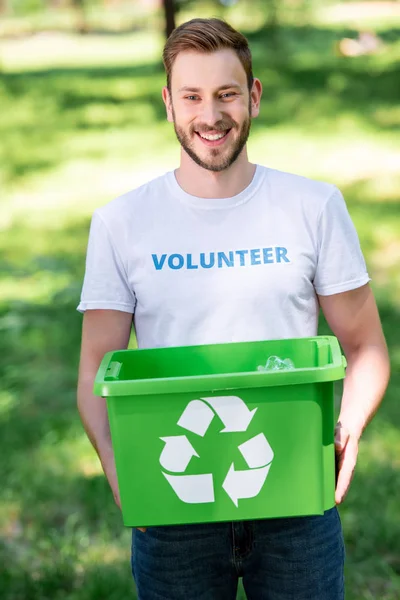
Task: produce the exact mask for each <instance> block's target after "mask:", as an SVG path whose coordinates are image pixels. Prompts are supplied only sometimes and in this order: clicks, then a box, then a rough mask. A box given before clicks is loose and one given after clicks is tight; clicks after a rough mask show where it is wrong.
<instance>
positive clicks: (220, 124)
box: [192, 119, 236, 133]
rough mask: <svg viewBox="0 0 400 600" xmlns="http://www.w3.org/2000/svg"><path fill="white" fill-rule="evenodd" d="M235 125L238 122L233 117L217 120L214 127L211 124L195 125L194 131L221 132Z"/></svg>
mask: <svg viewBox="0 0 400 600" xmlns="http://www.w3.org/2000/svg"><path fill="white" fill-rule="evenodd" d="M234 127H236V123H235V121H233V120H232V119H221V121H217V122H216V123H215V125H213V126H212V127H210V126H209V125H196V126H193V127H192V133H194V132H196V133H208V132H209V131H217V132H219V133H222V132H224V131H226V130H227V129H233V128H234Z"/></svg>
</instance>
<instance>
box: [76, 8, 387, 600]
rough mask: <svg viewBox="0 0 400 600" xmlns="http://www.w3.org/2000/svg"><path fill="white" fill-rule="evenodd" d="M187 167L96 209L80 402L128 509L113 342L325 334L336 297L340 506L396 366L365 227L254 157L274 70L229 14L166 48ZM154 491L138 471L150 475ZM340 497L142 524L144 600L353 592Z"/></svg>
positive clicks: (335, 201) (324, 191)
mask: <svg viewBox="0 0 400 600" xmlns="http://www.w3.org/2000/svg"><path fill="white" fill-rule="evenodd" d="M163 57H164V65H165V69H166V74H167V85H166V87H165V88H164V89H163V92H162V95H163V100H164V103H165V106H166V112H167V118H168V120H169V121H171V123H173V125H174V128H175V132H176V136H177V138H178V141H179V143H180V146H181V160H180V165H179V167H178V168H177V169H176V170H175V171H173V172H169V173H167V174H165V175H164V176H162V177H159V178H157V179H155V180H153V181H151V182H149V183H147V184H146V185H144V186H142V187H140V188H139V189H136V190H133V191H131V192H128V193H127V194H125V195H124V196H122V197H120V198H117V199H116V200H114V201H112V202H110V203H109V204H107V205H106V206H103V207H102V208H100V209H98V210H97V211H95V213H94V215H93V219H92V225H91V230H90V237H89V245H88V252H87V261H86V274H85V280H84V286H83V290H82V298H81V302H80V305H79V307H78V309H79V310H80V311H81V312H84V313H85V315H84V320H83V331H82V348H81V361H80V372H79V383H78V407H79V411H80V415H81V418H82V421H83V424H84V426H85V429H86V432H87V434H88V436H89V438H90V440H91V442H92V443H93V445H94V447H95V449H96V451H97V453H98V455H99V457H100V460H101V463H102V466H103V469H104V472H105V475H106V476H107V478H108V481H109V483H110V486H111V489H112V491H113V494H114V498H115V500H116V502H117V504H118V505H119V492H118V484H117V478H116V472H115V463H114V454H113V449H112V444H111V439H110V432H109V425H108V418H107V410H106V405H105V401H104V400H102V399H100V398H95V397H94V396H93V394H92V389H93V381H94V377H95V374H96V372H97V369H98V366H99V364H100V361H101V359H102V357H103V355H104V354H105V352H108V351H111V350H115V349H119V348H126V347H127V344H128V341H129V336H130V331H131V326H132V319H133V320H134V325H135V330H136V335H137V340H138V345H139V347H141V348H145V347H157V346H164V347H166V346H179V345H180V346H184V345H193V344H206V343H219V342H221V343H223V342H232V341H248V340H261V339H282V338H292V337H307V336H314V335H316V333H317V327H318V314H319V309H320V307H321V308H322V310H323V312H324V314H325V316H326V318H327V320H328V322H329V324H330V326H331V328H332V330H333V332H334V333H335V335H336V336H337V337H338V338H339V340H340V342H341V345H342V347H343V350H344V352H345V354H346V357H347V361H348V369H347V374H346V379H345V384H344V393H343V398H342V403H341V410H340V416H339V421H338V424H337V426H336V438H335V443H336V452H337V463H338V481H337V489H336V502H337V503H338V504H339V503H340V502H341V501H342V500H343V498H344V496H345V494H346V492H347V489H348V487H349V485H350V481H351V477H352V473H353V470H354V468H355V464H356V459H357V451H358V442H359V439H360V437H361V434H362V432H363V430H364V429H365V427H366V425H367V424H368V422H369V421H370V419H371V418H372V416H373V414H374V413H375V411H376V410H377V408H378V406H379V403H380V402H381V400H382V397H383V394H384V392H385V389H386V386H387V382H388V377H389V366H388V365H389V363H388V356H387V349H386V344H385V340H384V337H383V334H382V328H381V324H380V319H379V315H378V311H377V308H376V304H375V301H374V298H373V295H372V292H371V289H370V286H369V276H368V273H367V271H366V266H365V262H364V259H363V256H362V253H361V250H360V245H359V242H358V238H357V234H356V231H355V229H354V226H353V224H352V222H351V219H350V217H349V214H348V211H347V208H346V204H345V202H344V200H343V197H342V195H341V193H340V192H339V190H338V189H337V188H336V187H335V186H333V185H331V184H328V183H323V182H318V181H313V180H311V179H307V178H304V177H300V176H297V175H292V174H289V173H284V172H280V171H276V170H273V169H269V168H266V167H263V166H260V165H255V164H252V163H250V162H249V160H248V156H247V150H246V142H247V139H248V137H249V132H250V126H251V120H252V119H253V118H255V117H257V116H258V113H259V108H260V100H261V94H262V85H261V82H260V81H259V80H258V79H257V78H254V77H253V73H252V62H251V53H250V50H249V47H248V44H247V40H246V39H245V38H244V37H243V35H241V34H240V33H239V32H237V31H235V30H234V29H232V27H230V26H229V25H228V24H226V23H225V22H223V21H220V20H218V19H206V20H205V19H194V20H192V21H189V22H187V23H184V24H183V25H181V26H180V27H178V28H177V29H176V30H175V31H174V32H173V33H172V35H171V36H170V38H169V39H168V41H167V43H166V46H165V49H164V56H163ZM137 487H138V494H140V482H137ZM343 562H344V548H343V539H342V531H341V525H340V519H339V515H338V511H337V509H336V507H334V508H332V509H331V510H328V511H326V512H325V514H324V515H320V516H308V517H297V518H289V519H287V518H283V519H269V520H259V521H244V522H233V523H217V524H206V525H201V524H199V525H190V526H169V527H149V528H148V529H147V530H146V529H144V528H138V529H134V530H133V537H132V569H133V575H134V578H135V581H136V586H137V590H138V597H139V599H140V600H156V599H157V600H161V599H165V600H192V599H193V600H194V599H195V598H196V599H197V598H202V599H203V600H217V599H221V600H229V599H232V600H234V598H235V597H236V590H237V585H238V578H239V577H242V578H243V585H244V588H245V591H246V595H247V598H248V599H249V600H264V599H265V600H267V599H268V600H289V599H290V600H341V599H343V597H344V588H343Z"/></svg>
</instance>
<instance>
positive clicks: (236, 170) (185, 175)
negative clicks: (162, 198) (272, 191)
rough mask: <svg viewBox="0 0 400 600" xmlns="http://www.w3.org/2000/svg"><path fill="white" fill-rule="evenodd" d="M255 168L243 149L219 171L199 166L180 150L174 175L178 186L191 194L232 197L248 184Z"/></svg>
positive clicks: (208, 196)
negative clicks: (229, 164)
mask: <svg viewBox="0 0 400 600" xmlns="http://www.w3.org/2000/svg"><path fill="white" fill-rule="evenodd" d="M255 170H256V165H254V164H252V163H250V162H249V161H248V158H247V153H246V150H245V149H244V150H243V152H242V153H241V155H240V156H239V157H238V159H237V160H236V161H235V162H234V163H233V164H232V165H231V166H230V167H229V168H228V169H224V170H223V171H219V172H214V171H208V170H207V169H204V168H203V167H200V166H199V165H197V164H196V163H195V162H194V161H193V160H192V159H191V158H190V157H189V156H188V155H187V154H186V152H185V151H184V150H182V151H181V164H180V167H179V168H178V169H177V170H176V171H175V177H176V180H177V182H178V184H179V185H180V187H181V188H182V189H183V190H184V191H185V192H187V193H188V194H191V195H192V196H198V197H199V198H232V197H233V196H236V195H237V194H240V192H242V191H243V190H244V189H246V188H247V186H248V185H250V183H251V181H252V179H253V177H254V173H255Z"/></svg>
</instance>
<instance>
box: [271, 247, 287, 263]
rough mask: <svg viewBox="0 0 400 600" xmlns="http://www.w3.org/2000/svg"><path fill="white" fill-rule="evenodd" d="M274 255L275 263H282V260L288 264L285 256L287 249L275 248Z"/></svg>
mask: <svg viewBox="0 0 400 600" xmlns="http://www.w3.org/2000/svg"><path fill="white" fill-rule="evenodd" d="M275 254H276V262H278V263H280V262H282V261H281V259H283V261H284V262H287V263H290V260H289V259H288V257H287V256H286V255H287V248H281V247H280V246H277V247H276V248H275Z"/></svg>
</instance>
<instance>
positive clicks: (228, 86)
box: [178, 83, 242, 92]
mask: <svg viewBox="0 0 400 600" xmlns="http://www.w3.org/2000/svg"><path fill="white" fill-rule="evenodd" d="M232 88H237V89H242V88H241V86H240V85H239V84H238V83H225V84H224V85H221V86H220V87H219V88H218V91H221V90H230V89H232ZM178 92H201V88H198V87H192V86H190V85H184V86H183V87H181V88H180V89H179V90H178Z"/></svg>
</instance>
